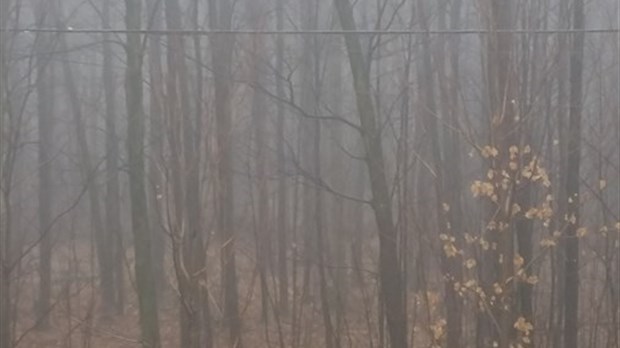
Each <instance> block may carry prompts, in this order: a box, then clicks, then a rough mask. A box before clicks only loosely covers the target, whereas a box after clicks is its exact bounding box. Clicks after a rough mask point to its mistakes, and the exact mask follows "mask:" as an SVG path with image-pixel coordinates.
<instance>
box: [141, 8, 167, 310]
mask: <svg viewBox="0 0 620 348" xmlns="http://www.w3.org/2000/svg"><path fill="white" fill-rule="evenodd" d="M146 4H147V13H148V16H149V18H150V19H151V21H152V23H150V27H151V28H152V29H153V30H160V29H162V28H163V26H162V9H163V4H162V3H161V1H158V0H147V3H146ZM148 39H149V42H148V65H149V79H150V81H149V82H150V88H149V106H150V108H149V135H148V140H147V142H148V148H149V149H150V156H149V158H148V178H149V183H150V190H147V197H148V201H149V204H148V206H149V226H150V228H151V237H152V238H151V241H152V250H151V254H152V258H153V277H154V279H155V284H156V285H155V286H156V289H155V290H156V293H157V295H158V299H163V298H164V297H163V296H162V295H163V293H164V290H165V289H166V287H165V285H166V282H167V281H166V277H165V271H164V260H165V257H166V247H165V238H164V236H165V234H164V231H163V228H162V223H163V222H162V218H161V217H162V198H163V196H164V191H165V188H164V180H163V175H162V173H161V170H160V168H159V166H158V163H160V162H162V161H163V160H164V133H163V130H164V120H163V114H164V106H163V103H164V91H163V89H164V80H163V72H162V71H163V67H162V62H161V57H162V49H161V35H160V34H151V35H149V36H148ZM148 187H149V186H147V188H148Z"/></svg>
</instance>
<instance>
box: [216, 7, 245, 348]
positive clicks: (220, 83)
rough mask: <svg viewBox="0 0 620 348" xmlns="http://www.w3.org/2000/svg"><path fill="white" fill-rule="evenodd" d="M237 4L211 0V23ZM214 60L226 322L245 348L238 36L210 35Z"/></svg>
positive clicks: (226, 26) (224, 23) (221, 23)
mask: <svg viewBox="0 0 620 348" xmlns="http://www.w3.org/2000/svg"><path fill="white" fill-rule="evenodd" d="M232 15H233V6H232V3H231V2H230V1H227V0H210V1H209V24H210V26H211V28H212V29H218V30H230V29H231V25H232V23H231V22H232ZM209 39H210V40H211V52H212V62H213V77H214V83H215V85H214V88H215V90H214V92H215V93H214V94H215V119H216V128H217V132H216V133H217V134H216V143H217V153H218V161H217V164H218V168H217V182H218V187H217V199H216V200H217V203H216V204H217V217H216V220H217V223H216V225H217V231H218V234H219V240H220V243H221V245H222V247H221V258H220V263H221V272H222V289H223V291H224V317H225V318H224V323H225V326H226V327H227V328H228V330H229V335H230V344H231V345H232V346H233V347H237V348H241V347H242V342H241V318H240V317H239V295H238V289H237V266H236V257H235V238H236V236H235V226H234V204H233V193H234V191H233V180H232V179H233V170H232V169H233V166H232V157H233V156H232V144H233V139H232V136H233V134H232V111H231V94H232V91H231V89H232V71H231V65H232V58H233V48H234V36H232V35H231V36H228V35H226V36H222V35H214V36H210V37H209Z"/></svg>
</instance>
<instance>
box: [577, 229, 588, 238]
mask: <svg viewBox="0 0 620 348" xmlns="http://www.w3.org/2000/svg"><path fill="white" fill-rule="evenodd" d="M586 234H588V229H587V228H585V227H579V228H578V229H577V237H578V238H583V237H585V236H586Z"/></svg>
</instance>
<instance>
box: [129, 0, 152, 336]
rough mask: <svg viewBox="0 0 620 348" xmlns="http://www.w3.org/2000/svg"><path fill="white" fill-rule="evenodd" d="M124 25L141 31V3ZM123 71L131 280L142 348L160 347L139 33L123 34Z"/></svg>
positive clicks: (133, 5)
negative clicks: (132, 260)
mask: <svg viewBox="0 0 620 348" xmlns="http://www.w3.org/2000/svg"><path fill="white" fill-rule="evenodd" d="M125 6H126V15H125V24H126V26H127V29H128V30H137V29H141V28H140V26H141V19H140V17H141V7H142V6H141V1H140V0H125ZM125 50H126V53H127V70H126V75H125V99H126V104H127V152H128V166H129V190H130V201H131V226H132V232H133V238H134V251H135V255H136V257H135V266H134V268H135V277H136V286H137V291H138V308H139V313H140V329H141V335H142V346H143V347H144V348H159V347H161V342H160V336H159V319H158V310H157V297H156V293H155V283H154V278H153V270H152V268H151V267H152V262H151V260H152V257H151V236H150V231H149V223H148V221H149V220H148V210H147V209H148V208H147V201H146V190H145V186H144V177H145V176H144V109H143V105H142V102H143V101H142V98H143V87H142V60H143V49H142V40H141V36H140V34H139V33H136V32H129V33H127V42H126V43H125Z"/></svg>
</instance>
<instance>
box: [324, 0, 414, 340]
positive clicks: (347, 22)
mask: <svg viewBox="0 0 620 348" xmlns="http://www.w3.org/2000/svg"><path fill="white" fill-rule="evenodd" d="M335 2H336V9H337V11H338V16H339V18H340V24H341V26H342V29H343V30H356V25H355V20H354V18H353V9H352V8H351V4H350V3H349V1H348V0H335ZM344 37H345V43H346V47H347V51H348V54H349V63H350V65H351V71H352V73H353V84H354V85H353V86H354V89H355V96H356V103H357V112H358V117H359V119H360V123H361V128H362V134H361V136H362V140H363V143H364V149H365V152H366V154H365V155H366V159H365V161H366V166H367V169H368V174H369V176H370V187H371V190H372V196H373V197H372V208H373V210H374V213H375V219H376V222H377V226H378V233H379V281H380V288H381V291H380V292H381V295H382V298H381V301H382V302H383V304H384V306H385V312H386V313H385V314H386V318H387V325H388V332H389V335H390V342H391V346H392V347H393V348H405V347H407V316H406V310H405V306H404V303H402V301H403V298H404V297H403V292H404V288H403V282H402V274H401V272H400V269H401V268H400V261H399V255H398V247H397V244H396V238H397V233H396V228H395V226H394V221H393V220H392V202H391V197H390V191H389V188H388V183H387V178H386V173H385V170H386V167H385V164H384V158H383V146H382V144H381V127H378V126H377V124H376V123H377V118H376V111H375V106H374V105H373V104H374V103H373V101H372V93H371V89H370V79H369V73H368V70H367V69H366V66H367V65H366V63H365V62H364V55H363V52H362V47H361V44H360V42H359V39H358V37H357V36H355V35H352V34H345V36H344Z"/></svg>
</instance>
